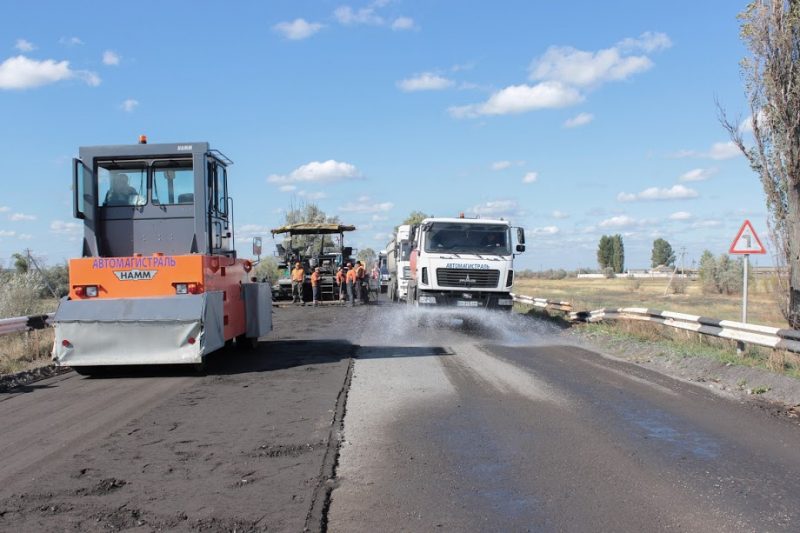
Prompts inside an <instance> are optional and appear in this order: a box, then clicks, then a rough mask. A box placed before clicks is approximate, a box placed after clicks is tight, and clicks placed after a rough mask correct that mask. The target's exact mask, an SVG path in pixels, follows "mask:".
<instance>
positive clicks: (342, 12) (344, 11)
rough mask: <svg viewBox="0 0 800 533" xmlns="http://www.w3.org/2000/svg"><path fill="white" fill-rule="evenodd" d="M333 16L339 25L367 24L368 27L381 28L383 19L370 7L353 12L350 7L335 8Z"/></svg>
mask: <svg viewBox="0 0 800 533" xmlns="http://www.w3.org/2000/svg"><path fill="white" fill-rule="evenodd" d="M373 5H374V4H373ZM333 16H334V17H335V18H336V20H337V21H339V23H340V24H344V25H345V26H353V25H356V24H367V25H370V26H381V25H383V23H384V20H383V17H381V16H380V15H378V14H377V13H376V12H375V8H374V7H372V6H369V7H364V8H361V9H358V10H354V9H353V8H352V7H350V6H341V7H337V8H336V10H334V12H333Z"/></svg>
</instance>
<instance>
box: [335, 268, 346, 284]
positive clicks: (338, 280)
mask: <svg viewBox="0 0 800 533" xmlns="http://www.w3.org/2000/svg"><path fill="white" fill-rule="evenodd" d="M336 283H337V285H341V284H342V283H344V272H342V271H341V270H339V271H337V272H336Z"/></svg>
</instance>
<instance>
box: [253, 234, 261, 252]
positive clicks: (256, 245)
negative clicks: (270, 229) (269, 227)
mask: <svg viewBox="0 0 800 533" xmlns="http://www.w3.org/2000/svg"><path fill="white" fill-rule="evenodd" d="M253 255H255V256H256V257H260V256H261V237H253Z"/></svg>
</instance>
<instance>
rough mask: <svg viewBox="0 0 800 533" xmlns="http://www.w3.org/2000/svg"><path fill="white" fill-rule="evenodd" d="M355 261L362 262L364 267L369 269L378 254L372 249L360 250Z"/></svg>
mask: <svg viewBox="0 0 800 533" xmlns="http://www.w3.org/2000/svg"><path fill="white" fill-rule="evenodd" d="M356 259H358V260H359V261H363V262H364V266H366V267H369V266H370V265H371V264H372V263H374V262H375V261H376V260H377V259H378V254H376V253H375V250H373V249H372V248H362V249H361V250H359V251H358V255H357V256H356Z"/></svg>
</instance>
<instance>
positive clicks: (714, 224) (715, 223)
mask: <svg viewBox="0 0 800 533" xmlns="http://www.w3.org/2000/svg"><path fill="white" fill-rule="evenodd" d="M721 225H722V222H720V221H719V220H698V221H697V222H695V223H694V224H692V227H693V228H698V229H699V228H718V227H720V226H721Z"/></svg>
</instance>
